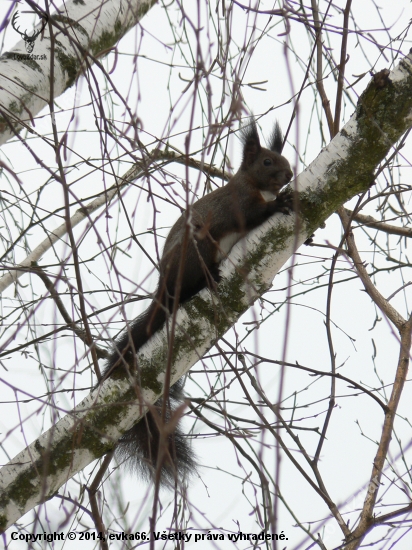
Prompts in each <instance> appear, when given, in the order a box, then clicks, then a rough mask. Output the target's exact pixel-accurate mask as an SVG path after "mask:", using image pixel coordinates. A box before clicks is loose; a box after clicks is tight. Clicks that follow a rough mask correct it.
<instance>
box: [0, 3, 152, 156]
mask: <svg viewBox="0 0 412 550" xmlns="http://www.w3.org/2000/svg"><path fill="white" fill-rule="evenodd" d="M156 2H157V0H127V1H124V0H87V2H79V1H78V0H71V1H69V2H66V3H65V4H64V6H63V7H62V9H61V10H58V11H57V12H55V13H53V14H52V15H51V17H50V22H51V23H52V27H53V33H54V59H53V60H52V61H53V64H54V82H53V97H54V99H55V98H57V97H58V96H60V95H61V94H62V93H63V92H64V91H65V90H67V88H70V86H72V84H73V83H74V81H75V80H76V78H77V77H78V76H79V75H80V74H81V73H82V72H83V71H84V70H85V69H86V67H89V66H90V65H92V64H93V60H94V59H95V58H96V57H98V56H101V55H103V54H106V53H108V51H110V49H111V48H112V47H113V46H115V45H116V43H117V42H118V41H119V39H120V38H121V37H122V36H124V34H126V32H127V31H129V30H130V29H131V28H132V27H133V26H134V25H135V24H136V23H137V22H138V21H139V20H140V19H141V18H142V17H143V16H144V15H145V14H146V12H147V11H148V10H149V9H150V8H151V7H152V6H153V5H154V4H155V3H156ZM28 4H29V5H31V4H32V3H31V2H28ZM41 26H42V23H39V25H38V26H37V27H36V29H35V30H38V29H39V28H41ZM49 32H50V29H49V25H46V27H45V29H44V33H43V36H42V35H40V36H39V37H38V38H37V40H36V41H35V47H34V52H33V54H31V55H28V54H27V52H26V49H25V44H24V41H23V40H20V42H18V43H17V44H16V46H15V47H14V48H13V49H12V50H11V51H9V52H6V53H5V54H3V55H2V56H1V58H0V145H1V144H3V143H5V142H6V141H7V140H8V139H10V138H11V137H13V136H14V135H15V133H16V132H19V131H20V130H21V129H22V128H23V127H25V128H28V129H29V131H32V130H31V126H32V125H34V124H33V122H34V121H33V119H34V117H35V116H36V114H37V113H38V112H39V111H40V110H41V109H43V107H44V106H45V105H46V104H47V103H49V102H50V80H51V79H50V66H51V59H50V55H51V54H50V34H49ZM29 34H31V33H30V32H29ZM86 58H87V63H86V64H85V60H86ZM10 125H11V126H12V128H11V127H10ZM34 127H35V125H34Z"/></svg>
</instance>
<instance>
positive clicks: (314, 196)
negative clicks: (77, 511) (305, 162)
mask: <svg viewBox="0 0 412 550" xmlns="http://www.w3.org/2000/svg"><path fill="white" fill-rule="evenodd" d="M411 111H412V70H411V57H409V56H407V57H406V58H405V59H404V60H402V61H401V63H400V64H399V65H398V67H397V68H395V69H394V71H393V72H392V73H391V75H390V80H387V82H386V85H384V86H381V85H380V86H379V87H378V86H377V84H376V83H375V82H374V80H372V81H371V82H370V84H369V85H368V87H367V89H366V90H365V92H364V93H363V94H362V96H361V98H360V100H359V104H358V107H357V109H356V112H355V114H354V115H353V116H352V117H351V119H350V120H349V122H348V123H347V124H346V125H345V127H344V128H343V129H342V131H341V132H340V133H339V134H338V135H337V136H336V137H335V138H334V139H333V140H332V141H331V142H330V144H329V145H328V146H327V147H326V148H325V149H323V150H322V152H321V153H320V154H319V156H318V157H317V159H316V160H315V161H314V162H313V163H312V164H311V165H310V166H309V167H308V168H307V169H306V170H305V171H304V172H302V173H301V174H300V175H299V176H298V178H297V182H296V189H297V192H298V193H299V204H300V208H301V210H300V217H301V219H300V223H299V228H300V230H299V234H298V235H296V232H295V223H294V221H295V217H294V216H285V215H283V214H276V215H275V216H273V217H272V218H270V219H269V220H268V221H267V222H265V223H264V224H262V225H261V226H259V227H258V228H256V229H255V230H254V231H252V232H251V233H249V234H248V235H247V236H246V237H245V238H244V239H242V240H241V241H239V242H238V243H237V244H236V245H235V246H234V247H233V249H232V250H231V252H230V254H229V257H228V258H227V259H226V260H225V261H224V262H223V263H222V265H221V282H220V283H219V285H218V286H217V289H216V293H213V294H212V293H211V292H210V291H209V290H207V289H204V290H202V291H201V292H200V293H199V294H198V295H196V296H195V297H194V298H192V299H191V300H190V301H189V302H187V303H185V304H183V305H182V306H181V307H180V308H179V311H178V312H177V316H176V326H177V329H176V334H175V335H174V342H175V345H174V348H173V355H172V362H171V370H170V372H171V374H172V375H171V380H170V383H171V384H173V383H175V382H176V381H177V380H178V379H179V378H180V377H181V376H183V374H184V373H186V372H187V371H188V370H189V369H190V367H191V366H192V365H193V364H194V363H196V362H197V361H198V360H199V358H201V357H202V356H203V355H204V354H205V353H206V351H207V350H209V349H210V348H211V347H212V346H213V344H214V343H215V342H216V340H217V339H218V338H220V337H221V336H222V335H223V334H224V333H225V332H226V331H227V330H228V329H229V328H230V327H231V326H232V325H233V324H234V323H235V322H236V320H237V319H239V317H240V316H241V315H242V313H244V312H245V311H246V310H247V309H248V307H249V306H250V304H252V303H253V302H254V301H255V300H256V299H257V298H258V297H260V296H262V295H263V293H264V292H265V291H266V290H268V289H269V288H270V286H271V284H272V281H273V278H274V276H275V275H276V273H277V272H278V271H279V269H280V268H281V267H282V266H283V265H284V263H285V262H286V261H287V260H288V259H289V258H290V257H291V255H292V254H293V253H294V251H295V248H296V246H300V245H301V244H302V243H303V242H304V241H305V240H306V239H307V237H308V236H309V235H311V234H312V233H313V231H314V230H315V229H316V228H318V227H319V226H321V225H322V224H323V222H324V221H325V220H326V219H327V218H328V217H329V216H330V215H331V214H332V213H334V212H335V211H336V210H337V209H338V208H339V207H340V206H341V205H342V204H344V203H345V202H346V201H347V200H348V199H350V198H352V197H354V196H355V195H356V194H358V193H360V192H364V191H365V190H367V189H368V188H369V186H370V185H371V183H372V182H373V181H374V171H375V169H376V166H377V165H378V164H379V163H380V162H381V161H382V159H383V158H384V157H385V156H386V155H387V153H388V151H389V150H390V148H391V147H392V146H393V144H395V143H396V142H397V140H398V139H399V138H400V137H401V136H402V134H403V133H404V132H405V131H406V130H407V129H408V127H409V126H410V125H411V117H410V113H411ZM405 338H406V337H405ZM405 347H406V345H405ZM402 349H403V348H402ZM137 355H138V357H137V360H138V364H139V366H140V372H139V380H140V381H141V388H137V387H136V385H135V383H134V381H133V380H130V379H129V378H127V377H126V376H125V377H124V378H119V379H116V380H114V379H109V380H107V381H105V382H104V384H103V385H102V386H99V387H98V388H97V389H95V390H94V391H93V392H92V393H91V394H90V395H89V396H88V397H87V398H86V399H84V400H83V402H82V403H81V404H80V405H78V406H77V407H76V408H75V409H74V410H73V411H72V412H71V413H70V414H68V415H67V416H66V417H65V418H63V419H61V420H60V421H59V422H58V423H57V424H56V425H55V426H54V427H53V428H52V429H50V430H48V431H47V432H45V433H44V434H43V435H42V436H41V437H40V438H38V439H37V440H36V441H35V442H34V443H32V444H31V445H30V446H29V447H28V448H27V449H25V450H24V451H22V452H21V453H20V454H19V455H17V456H16V457H15V458H14V459H13V460H12V461H10V462H9V463H8V464H7V465H6V466H4V467H3V468H2V469H1V470H0V500H1V503H2V510H1V516H0V520H1V529H2V530H4V529H6V528H7V526H8V525H11V524H12V523H14V522H15V521H17V519H18V518H19V517H20V516H21V515H23V514H24V513H26V512H27V511H28V510H30V509H31V508H32V507H33V506H35V505H36V504H39V503H40V502H43V501H44V500H47V499H49V498H51V497H52V496H53V495H54V494H55V492H56V491H57V490H58V488H59V487H60V486H61V485H63V484H64V483H65V482H66V481H67V479H69V478H70V477H72V476H73V475H75V474H76V473H77V472H78V471H80V470H81V469H83V468H84V467H85V466H86V465H87V464H89V463H90V462H92V461H93V460H95V459H96V458H99V457H101V456H103V455H104V454H105V453H107V452H108V451H110V450H111V449H113V447H114V445H115V444H116V441H117V440H118V438H119V437H120V436H121V435H122V433H124V432H125V431H126V430H128V429H129V428H130V427H131V426H132V425H134V424H135V423H136V422H137V420H138V419H139V418H141V417H142V415H143V414H144V413H145V412H146V410H147V404H149V403H154V402H155V401H156V400H157V399H158V398H159V396H160V395H161V394H162V392H163V384H164V377H165V365H166V364H167V357H168V356H169V346H168V338H167V330H166V327H164V328H163V329H162V330H160V331H158V332H157V333H156V334H155V335H154V336H153V337H152V338H151V339H150V340H149V342H147V344H145V345H144V346H143V347H142V348H141V349H140V350H139V351H138V354H137ZM402 357H403V356H402ZM402 361H404V359H402ZM399 388H400V384H398V385H397V386H396V389H397V391H398V390H399ZM394 391H395V387H394ZM391 403H392V402H391Z"/></svg>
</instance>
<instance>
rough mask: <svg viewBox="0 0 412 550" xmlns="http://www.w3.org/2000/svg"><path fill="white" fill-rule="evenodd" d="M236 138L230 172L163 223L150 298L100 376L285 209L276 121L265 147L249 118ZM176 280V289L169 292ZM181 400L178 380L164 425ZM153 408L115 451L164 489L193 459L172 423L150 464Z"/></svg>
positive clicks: (129, 364) (285, 165)
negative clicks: (235, 161)
mask: <svg viewBox="0 0 412 550" xmlns="http://www.w3.org/2000/svg"><path fill="white" fill-rule="evenodd" d="M241 140H242V144H243V158H242V163H241V165H240V168H239V170H238V171H237V172H236V174H235V175H234V176H233V177H232V178H231V179H230V180H229V182H228V183H227V184H226V185H225V186H223V187H219V188H218V189H216V190H214V191H213V192H211V193H209V194H208V195H205V196H204V197H202V198H201V199H199V200H198V201H196V202H195V203H194V204H193V205H192V206H190V207H189V211H186V212H183V214H182V215H181V216H180V218H179V219H178V220H177V221H176V223H175V224H174V225H173V227H172V228H171V230H170V232H169V235H168V237H167V239H166V242H165V246H164V250H163V255H162V257H161V260H160V266H159V267H160V269H159V271H160V276H159V283H158V287H157V290H156V293H155V295H154V298H153V301H152V302H151V304H150V306H149V307H148V309H147V310H146V311H145V312H144V313H142V314H141V315H140V316H139V317H137V318H136V319H135V320H134V321H133V322H132V323H131V325H130V326H129V327H128V329H127V330H125V331H124V332H123V334H122V335H121V336H120V338H119V339H118V340H117V341H116V342H115V345H114V347H113V350H112V352H111V355H110V357H109V359H108V361H107V364H106V365H105V368H104V371H103V380H104V379H106V378H107V377H109V376H111V375H113V372H114V371H116V370H117V369H119V368H133V366H134V363H135V356H134V353H135V352H136V351H137V350H138V349H139V348H140V347H141V346H142V345H143V344H144V343H146V342H147V341H148V340H149V339H150V337H151V336H152V335H153V334H154V333H155V332H156V331H157V330H159V329H160V328H161V327H162V325H163V324H164V323H165V321H166V320H167V317H168V316H169V314H170V313H171V312H172V311H173V307H174V301H175V300H176V299H177V301H178V304H181V303H183V302H185V301H186V300H189V298H191V297H192V296H194V295H195V294H197V293H198V292H199V291H200V290H201V289H202V288H205V287H206V286H208V287H209V288H212V289H213V288H214V287H215V285H216V283H217V282H219V269H218V268H219V263H220V261H221V260H222V258H224V257H225V256H226V255H227V254H228V253H229V251H230V249H231V248H232V246H233V245H234V244H235V243H236V242H237V241H238V240H239V239H240V238H241V237H242V236H243V235H244V234H245V233H247V232H248V231H250V230H251V229H253V228H254V227H257V226H258V225H260V224H261V223H263V222H264V221H265V220H266V219H268V218H269V217H270V216H271V215H272V214H274V213H275V212H283V213H284V214H289V213H290V211H291V210H292V209H293V205H292V202H293V201H292V200H291V197H290V195H289V196H285V197H282V196H280V197H278V195H279V191H280V190H281V189H282V187H284V186H285V185H286V184H287V183H289V182H290V180H291V179H292V175H293V173H292V170H291V168H290V165H289V162H288V161H287V160H286V158H285V157H283V156H282V155H281V153H282V149H283V136H282V132H281V129H280V127H279V124H278V123H277V122H276V124H275V126H274V130H273V132H272V135H271V138H270V143H269V149H265V148H264V147H262V146H261V144H260V141H259V134H258V131H257V128H256V123H255V121H254V120H253V119H252V122H251V123H250V124H248V125H247V126H245V127H243V128H242V129H241ZM181 263H182V266H181ZM179 272H180V274H179ZM179 278H180V281H178V279H179ZM178 282H179V283H180V292H179V291H178V296H176V289H177V288H178V285H177V283H178ZM182 398H183V382H182V380H179V381H178V382H176V383H175V384H174V385H173V386H172V387H171V388H170V390H169V403H168V408H167V409H168V412H167V418H166V419H165V423H166V424H167V423H168V422H170V420H171V419H172V416H173V413H174V411H175V410H176V408H177V406H178V403H179V402H181V401H182ZM161 409H162V401H161V400H159V401H157V403H155V405H154V406H153V407H152V408H151V410H149V412H148V413H147V414H146V415H145V417H144V418H142V419H141V420H140V421H138V422H137V423H136V424H135V425H134V426H133V427H132V428H131V429H130V430H128V431H127V432H126V433H125V434H124V435H123V436H122V437H121V438H120V439H119V441H118V444H117V448H116V453H117V455H118V456H119V458H120V459H122V460H124V461H128V462H129V464H130V465H131V467H132V469H133V470H136V471H137V472H138V473H139V474H140V475H141V477H143V478H144V479H147V480H148V479H154V474H155V472H156V468H157V467H159V468H160V481H161V483H162V484H163V485H166V486H171V485H173V484H174V483H175V482H176V481H178V480H182V479H184V478H185V477H186V476H188V475H190V474H191V473H192V472H193V471H195V470H196V461H195V457H194V453H193V452H192V450H191V447H190V445H189V444H188V442H187V441H186V439H185V437H184V434H183V433H182V431H181V429H180V428H179V427H178V426H177V428H176V429H175V430H174V433H173V434H168V435H167V449H166V450H165V451H166V452H164V453H163V462H162V464H161V465H159V466H158V464H157V456H158V450H159V439H160V434H159V427H160V426H161V414H160V411H161ZM160 429H161V428H160Z"/></svg>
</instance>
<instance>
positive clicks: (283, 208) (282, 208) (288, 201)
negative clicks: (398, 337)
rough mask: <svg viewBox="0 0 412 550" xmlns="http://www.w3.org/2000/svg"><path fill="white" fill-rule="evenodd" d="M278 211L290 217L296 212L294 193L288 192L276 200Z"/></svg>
mask: <svg viewBox="0 0 412 550" xmlns="http://www.w3.org/2000/svg"><path fill="white" fill-rule="evenodd" d="M275 203H276V211H277V212H282V214H286V216H290V214H291V212H294V210H295V207H294V200H293V192H286V193H281V194H280V195H278V196H277V198H276V201H275Z"/></svg>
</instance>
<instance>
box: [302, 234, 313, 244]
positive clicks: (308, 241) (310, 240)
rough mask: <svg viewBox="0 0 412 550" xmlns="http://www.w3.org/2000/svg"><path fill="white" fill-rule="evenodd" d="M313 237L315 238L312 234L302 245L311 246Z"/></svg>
mask: <svg viewBox="0 0 412 550" xmlns="http://www.w3.org/2000/svg"><path fill="white" fill-rule="evenodd" d="M314 236H315V233H312V235H311V236H310V237H309V238H307V239H306V241H305V242H304V243H303V244H304V245H306V246H309V245H310V244H312V243H313V237H314Z"/></svg>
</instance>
